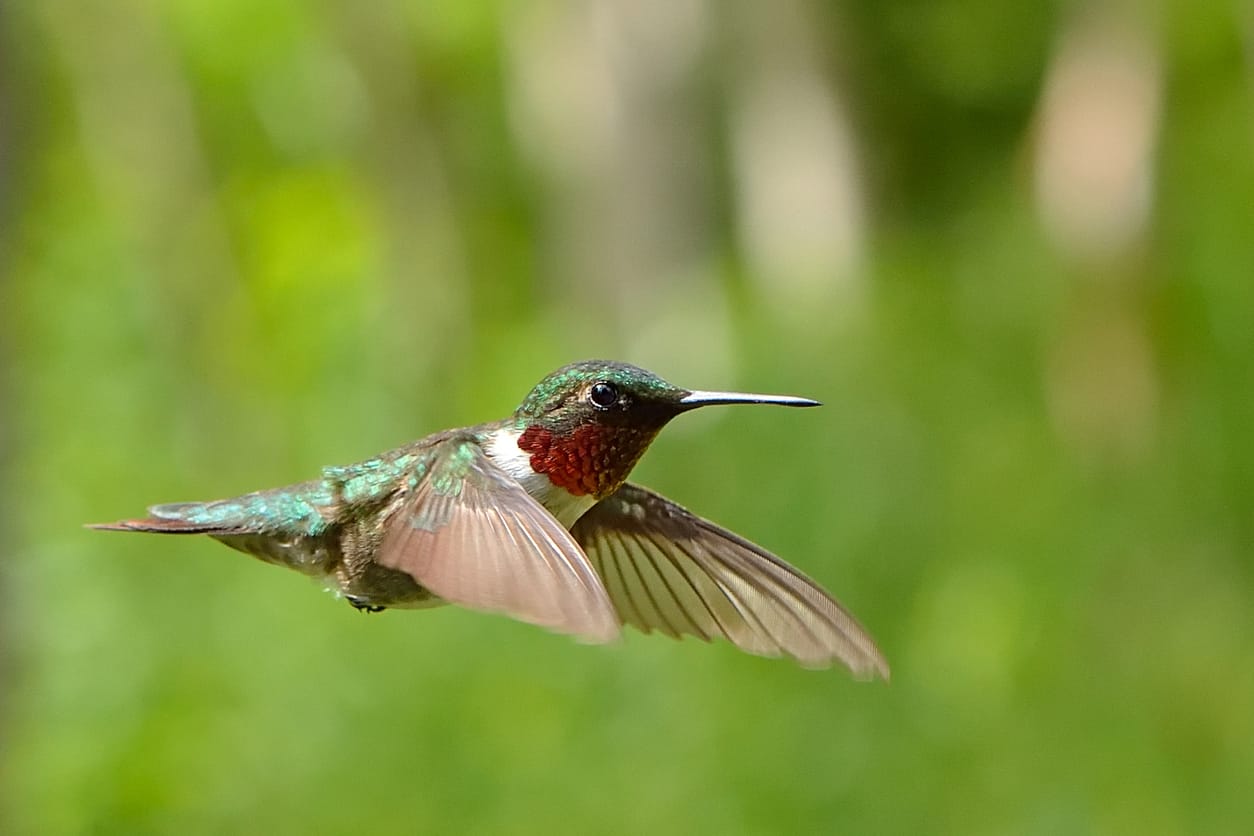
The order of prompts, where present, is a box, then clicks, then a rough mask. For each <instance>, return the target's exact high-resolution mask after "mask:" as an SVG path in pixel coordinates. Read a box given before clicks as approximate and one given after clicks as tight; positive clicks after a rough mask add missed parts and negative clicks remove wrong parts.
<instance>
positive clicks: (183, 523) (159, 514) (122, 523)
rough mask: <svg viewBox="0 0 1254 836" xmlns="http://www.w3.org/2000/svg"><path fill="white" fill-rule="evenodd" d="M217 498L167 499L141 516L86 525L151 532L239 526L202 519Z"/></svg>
mask: <svg viewBox="0 0 1254 836" xmlns="http://www.w3.org/2000/svg"><path fill="white" fill-rule="evenodd" d="M221 504H222V503H220V502H171V503H167V504H165V505H154V506H152V507H151V508H149V509H148V516H147V517H146V518H144V519H142V520H118V521H117V522H111V523H94V524H91V525H88V526H87V527H88V528H95V529H98V530H100V531H144V532H150V533H153V534H225V533H235V532H237V531H238V530H239V527H238V526H237V525H230V524H224V522H225V521H223V522H210V521H209V520H206V519H205V516H206V512H207V511H208V510H209V509H210V506H213V505H221Z"/></svg>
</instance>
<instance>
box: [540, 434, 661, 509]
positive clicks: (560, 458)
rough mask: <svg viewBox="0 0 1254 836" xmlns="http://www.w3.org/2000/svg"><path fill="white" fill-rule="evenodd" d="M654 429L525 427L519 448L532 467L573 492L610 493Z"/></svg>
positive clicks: (557, 484) (647, 442)
mask: <svg viewBox="0 0 1254 836" xmlns="http://www.w3.org/2000/svg"><path fill="white" fill-rule="evenodd" d="M655 435H657V431H656V430H643V429H634V428H629V427H607V426H603V425H600V424H585V425H583V426H581V427H577V428H576V429H575V430H574V431H573V432H571V433H569V434H567V435H556V434H554V433H553V432H552V431H551V430H548V429H545V428H543V427H537V426H531V427H528V428H527V429H526V430H525V431H524V432H523V434H522V435H521V436H519V437H518V448H519V449H520V450H522V451H523V452H525V453H530V454H531V469H532V470H534V471H535V472H536V473H543V474H544V475H546V476H548V477H549V481H550V482H552V483H553V484H554V485H556V486H558V487H559V488H565V489H566V490H567V491H569V492H570V493H571V494H573V495H574V496H586V495H588V494H591V495H592V496H594V497H596V498H597V499H602V498H604V497H606V496H609V495H610V494H611V493H613V492H614V491H615V490H617V488H618V486H619V485H621V484H622V483H623V481H624V480H625V479H626V478H627V474H628V473H630V472H631V469H632V467H634V466H635V464H636V462H637V461H638V460H639V459H640V456H641V455H642V454H643V453H644V451H645V449H646V448H647V447H648V446H649V442H651V441H652V440H653V437H654V436H655Z"/></svg>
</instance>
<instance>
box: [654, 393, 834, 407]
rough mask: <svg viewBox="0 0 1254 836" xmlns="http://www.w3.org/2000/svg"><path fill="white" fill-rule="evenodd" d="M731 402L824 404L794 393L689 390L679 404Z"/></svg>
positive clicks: (709, 404) (793, 404)
mask: <svg viewBox="0 0 1254 836" xmlns="http://www.w3.org/2000/svg"><path fill="white" fill-rule="evenodd" d="M729 403H773V404H777V405H779V406H822V404H821V403H819V402H818V401H813V400H810V399H809V398H797V397H794V396H792V395H752V394H749V393H747V392H702V391H699V390H698V391H696V392H689V393H688V394H687V395H685V396H684V397H682V398H680V399H679V405H680V407H682V408H683V409H685V410H688V409H696V408H697V407H699V406H713V405H714V404H729Z"/></svg>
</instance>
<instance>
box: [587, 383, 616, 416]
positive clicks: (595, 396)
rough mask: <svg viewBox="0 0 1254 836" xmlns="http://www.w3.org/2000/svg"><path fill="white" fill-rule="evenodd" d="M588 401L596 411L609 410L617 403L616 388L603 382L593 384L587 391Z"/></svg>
mask: <svg viewBox="0 0 1254 836" xmlns="http://www.w3.org/2000/svg"><path fill="white" fill-rule="evenodd" d="M588 400H589V401H591V402H592V405H593V406H595V407H597V408H598V409H609V408H610V407H611V406H613V405H614V404H616V403H618V387H616V386H615V385H614V384H613V383H606V382H605V381H603V380H602V381H600V382H599V383H594V384H592V386H591V387H590V388H589V389H588Z"/></svg>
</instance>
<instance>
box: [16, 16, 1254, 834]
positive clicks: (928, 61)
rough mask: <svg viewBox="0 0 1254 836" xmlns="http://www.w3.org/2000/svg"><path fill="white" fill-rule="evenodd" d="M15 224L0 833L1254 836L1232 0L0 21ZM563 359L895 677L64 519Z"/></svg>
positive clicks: (285, 465) (378, 440)
mask: <svg viewBox="0 0 1254 836" xmlns="http://www.w3.org/2000/svg"><path fill="white" fill-rule="evenodd" d="M0 201H2V202H0V213H2V214H0V220H2V224H0V283H2V284H0V305H2V310H0V317H2V322H0V353H2V357H0V360H2V367H3V369H4V375H3V378H2V381H3V390H2V391H0V427H2V428H3V433H2V435H0V438H2V439H3V442H2V444H3V455H2V458H0V462H2V463H3V464H2V466H3V468H4V471H3V497H2V501H0V516H2V517H3V520H2V524H0V541H2V543H0V555H2V561H0V584H2V585H3V589H2V591H0V595H2V598H0V624H2V626H3V631H2V633H0V636H2V645H0V648H2V649H0V676H2V677H3V680H2V683H3V684H2V686H0V700H2V702H0V718H2V719H0V759H2V760H0V770H2V771H0V810H2V813H0V830H2V831H3V832H4V833H12V834H78V833H127V834H142V833H188V834H191V833H228V832H236V833H263V832H277V833H347V832H356V831H359V830H368V831H369V832H372V833H457V832H467V833H519V834H525V833H553V832H570V833H605V834H638V833H650V834H657V836H660V834H667V833H685V834H687V833H702V832H704V833H727V834H732V833H803V832H813V833H818V832H841V833H932V832H936V833H955V834H1004V833H1022V834H1054V833H1081V834H1083V833H1093V834H1105V833H1116V834H1117V833H1127V834H1174V833H1233V834H1237V833H1248V832H1251V829H1252V828H1254V592H1252V588H1254V587H1252V585H1254V559H1252V557H1251V555H1252V553H1254V506H1252V503H1254V432H1252V430H1251V427H1252V426H1254V391H1252V390H1251V384H1254V323H1252V319H1254V11H1252V10H1251V7H1250V5H1249V4H1248V3H1239V2H1213V1H1211V0H1203V2H1194V3H1132V2H1116V0H1099V1H1098V2H1090V3H1051V2H1039V0H1028V1H1027V2H1020V3H998V2H988V0H931V2H907V1H906V0H901V1H900V2H889V3H880V2H870V1H869V0H848V1H847V2H840V3H822V2H805V0H781V2H774V3H769V4H768V3H750V2H736V3H717V2H714V0H648V2H635V3H610V2H538V3H526V4H522V3H506V2H494V3H466V2H461V0H439V2H391V1H390V0H389V2H375V3H344V4H337V3H302V2H296V0H286V2H285V1H284V0H276V1H275V2H270V1H269V0H267V2H256V0H247V2H245V0H170V2H157V1H156V0H150V1H149V2H141V1H140V0H120V1H119V0H113V1H112V2H102V1H101V0H87V2H77V3H69V2H60V0H49V2H38V3H37V2H13V3H5V4H4V5H3V6H0ZM596 356H606V357H613V358H618V359H623V360H628V361H632V362H636V363H639V364H641V365H645V366H647V367H649V368H652V369H654V370H655V371H657V372H659V373H661V374H663V375H664V376H666V377H668V378H670V379H672V380H674V381H676V382H678V383H681V384H684V385H688V386H691V387H701V388H743V389H756V390H760V391H777V392H790V393H796V394H802V395H809V396H813V397H817V398H820V399H822V400H823V401H825V402H826V404H827V406H826V407H825V408H824V409H823V410H816V411H807V412H804V413H794V412H788V411H780V410H770V409H754V408H748V407H744V408H736V409H725V410H719V411H716V410H709V411H708V414H696V415H692V416H688V417H685V418H684V419H682V420H681V421H678V422H676V424H674V425H673V426H672V427H671V428H669V429H668V430H667V431H666V433H664V434H663V435H662V437H661V438H660V440H659V441H658V442H657V443H656V445H655V446H654V448H653V450H652V451H651V452H650V453H649V455H648V456H647V457H646V458H645V460H644V461H643V462H642V464H641V465H640V466H639V468H638V470H637V472H636V478H637V479H638V480H640V481H642V482H645V483H646V484H649V485H651V486H653V487H655V488H657V489H659V490H661V491H663V492H664V493H667V494H669V495H670V496H672V497H674V498H675V499H677V500H678V501H680V502H682V503H684V504H686V505H688V506H690V507H692V508H693V509H695V510H697V511H698V512H700V513H702V514H704V515H706V516H709V517H711V518H713V519H715V520H717V521H720V522H723V523H725V524H727V525H729V526H730V527H732V528H734V529H735V530H737V531H739V532H741V533H743V534H745V535H746V536H749V537H751V538H753V539H755V540H758V541H759V542H762V543H763V544H765V545H767V546H768V547H770V548H772V549H774V550H776V551H777V552H778V553H779V554H781V555H783V556H784V557H785V558H787V559H789V560H791V561H792V562H794V563H796V564H797V565H799V566H801V567H802V568H803V569H804V570H805V571H807V572H809V573H810V574H812V575H814V576H815V577H816V578H818V579H820V580H821V581H822V582H823V583H824V584H825V585H827V586H828V587H829V588H831V589H832V590H834V591H835V592H836V594H837V595H838V596H839V597H840V598H841V599H842V600H843V601H845V602H846V603H847V604H848V605H849V606H850V607H851V608H852V609H853V610H854V611H855V612H856V613H857V614H858V615H859V616H860V617H861V618H862V620H864V621H865V622H866V624H867V625H868V626H869V628H870V629H871V631H872V632H873V633H874V634H875V635H876V636H877V637H878V639H879V640H880V643H881V645H882V646H883V648H884V651H885V653H886V654H887V656H888V658H889V659H890V661H891V662H892V664H893V668H894V678H893V681H892V683H891V684H890V685H884V684H882V683H878V684H859V683H855V682H852V681H851V680H850V679H849V678H848V677H847V676H846V675H844V673H843V672H839V671H831V672H812V671H804V670H801V669H799V668H797V667H795V666H794V665H792V664H790V663H788V662H785V661H779V660H766V659H757V658H753V657H748V656H744V655H741V654H739V653H737V652H735V651H734V650H732V649H731V648H729V647H728V646H726V645H714V646H705V645H702V644H700V643H699V642H695V641H691V640H689V641H687V642H682V643H675V642H670V641H668V640H665V639H662V638H658V637H644V636H639V635H635V634H632V635H629V636H627V637H626V640H625V641H624V642H622V643H620V644H618V645H615V646H611V647H608V648H595V647H586V646H580V645H578V644H577V643H574V642H572V641H570V640H568V639H566V638H562V637H559V636H554V635H550V634H547V633H545V632H543V631H540V630H537V629H534V628H531V627H527V626H524V625H520V624H515V623H512V622H509V621H507V620H505V619H502V618H493V617H489V616H484V615H476V614H473V613H467V612H461V611H456V610H453V609H448V608H446V609H443V610H436V611H430V612H423V613H405V612H401V613H395V612H393V613H386V614H384V615H381V616H374V617H365V616H362V615H359V614H358V613H356V612H354V611H353V610H352V609H351V608H350V607H348V606H347V605H345V604H344V603H342V602H337V601H335V600H334V599H333V598H332V597H331V596H330V595H328V594H325V593H323V592H321V591H319V590H318V589H317V588H316V587H314V586H312V585H311V584H309V583H308V582H307V581H305V580H303V579H301V578H300V577H299V576H297V575H295V574H292V573H287V572H282V571H279V570H277V569H274V568H271V567H267V566H264V565H262V564H260V563H258V562H256V561H252V560H250V559H248V558H246V557H244V556H242V555H240V554H237V553H234V552H231V551H228V550H227V549H225V548H224V547H222V546H220V545H217V544H214V543H212V542H210V541H203V542H202V541H199V540H192V539H179V540H174V539H162V538H145V537H140V536H123V535H109V534H102V533H99V532H92V531H86V530H84V529H82V528H81V527H80V526H81V524H82V523H84V522H88V521H103V520H110V519H115V518H117V517H122V516H127V515H132V514H134V513H136V512H138V511H140V510H142V508H143V507H144V506H145V505H147V504H150V503H153V502H158V501H172V500H180V499H196V498H199V499H209V498H215V497H220V496H227V495H232V494H235V493H241V492H244V491H247V490H251V489H254V488H260V487H268V486H273V485H279V484H284V483H288V482H294V481H299V480H303V479H305V478H309V477H311V476H313V475H315V474H316V473H317V472H318V469H319V468H320V467H321V466H322V465H326V464H334V463H346V462H351V461H355V460H359V459H362V458H366V457H369V456H370V455H372V454H373V453H375V452H377V451H379V450H383V449H387V448H390V447H393V446H396V445H398V444H401V443H403V442H405V441H407V440H409V439H411V438H414V437H417V436H419V435H423V434H426V433H428V432H431V431H434V430H436V429H440V428H443V427H447V426H456V425H463V424H469V423H475V422H478V421H480V420H485V419H489V418H495V417H500V416H503V415H505V414H507V413H508V412H509V411H511V410H512V409H513V407H514V405H515V404H516V403H517V402H518V401H519V400H520V399H521V397H522V396H523V395H524V394H525V393H526V391H527V390H528V389H529V388H530V387H531V385H532V384H533V383H534V382H535V381H536V380H538V379H539V378H540V377H541V376H542V375H544V374H545V373H546V372H548V371H549V370H550V369H552V368H554V367H556V366H558V365H561V364H563V363H565V362H567V361H569V360H573V359H577V358H584V357H596ZM716 412H717V414H715V413H716Z"/></svg>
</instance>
